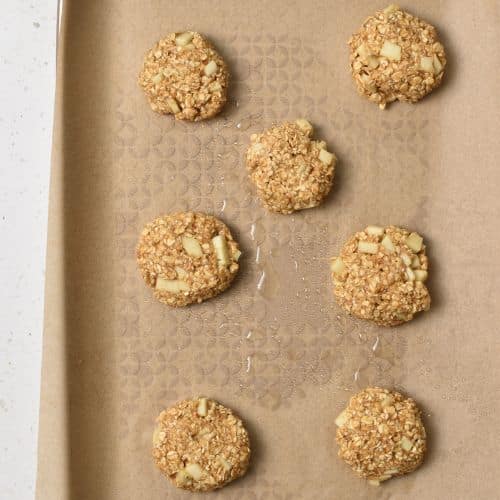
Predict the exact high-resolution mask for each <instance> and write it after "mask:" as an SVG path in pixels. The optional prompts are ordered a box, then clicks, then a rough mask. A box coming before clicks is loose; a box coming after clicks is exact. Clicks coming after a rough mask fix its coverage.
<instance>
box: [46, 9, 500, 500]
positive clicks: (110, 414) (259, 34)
mask: <svg viewBox="0 0 500 500" xmlns="http://www.w3.org/2000/svg"><path fill="white" fill-rule="evenodd" d="M379 7H384V5H381V4H380V5H379V4H376V3H375V4H374V3H373V2H370V1H367V0H366V1H355V2H348V1H337V2H327V1H323V0H321V1H320V0H312V1H309V2H297V1H285V0H279V1H278V0H276V1H273V2H265V1H263V0H254V1H253V2H251V3H250V4H248V3H247V2H241V1H236V2H234V1H228V0H213V1H210V2H199V1H192V0H186V1H183V2H166V1H160V0H146V1H134V0H88V1H87V2H76V1H75V0H65V2H64V8H63V20H62V26H61V32H60V51H59V55H58V81H57V85H58V90H57V102H56V125H55V130H54V153H53V171H52V185H51V198H50V220H49V228H50V229H49V248H48V261H47V293H46V321H45V336H44V357H43V375H42V397H41V413H40V442H39V471H38V484H37V498H38V499H50V500H56V499H78V500H80V499H92V500H98V499H115V498H116V499H120V500H124V499H134V500H135V499H148V500H149V499H152V500H153V499H160V498H161V499H164V498H172V499H173V498H185V497H187V496H189V494H188V493H185V492H180V491H177V490H175V488H173V487H172V486H171V485H170V484H169V483H168V481H167V480H166V479H165V478H164V477H162V476H161V474H160V473H159V472H158V471H157V470H156V469H155V468H154V466H153V463H152V459H151V457H150V446H151V444H150V442H151V431H152V425H153V421H154V418H155V416H156V415H157V413H158V412H159V411H160V410H161V409H162V408H164V407H166V406H168V405H170V404H172V403H173V402H175V401H177V400H178V399H182V398H185V397H190V396H192V395H198V394H204V395H207V396H209V397H212V398H214V399H217V400H220V401H221V402H223V403H225V404H227V405H229V406H231V407H232V408H234V409H235V410H236V411H237V412H238V413H240V414H241V415H242V416H243V418H244V419H245V421H246V423H247V425H248V428H249V430H250V433H251V439H252V444H253V450H254V455H253V463H252V467H251V470H250V472H249V474H248V475H247V476H246V477H245V478H243V479H242V480H239V481H237V482H235V483H233V484H232V485H230V486H228V487H226V488H224V489H223V490H221V491H219V492H216V493H213V494H210V496H211V498H212V497H213V498H225V499H233V498H239V499H268V498H276V499H309V498H314V499H320V500H321V499H332V498H334V499H336V500H344V499H345V500H347V499H358V498H361V499H363V498H380V499H389V498H394V499H396V498H406V499H422V498H425V499H442V498H455V499H469V498H476V499H492V498H497V497H498V487H499V479H498V476H497V466H496V464H498V461H499V459H500V456H499V451H498V446H497V443H496V441H497V440H496V435H497V434H498V432H499V431H500V424H499V420H498V414H499V410H500V403H499V396H500V394H499V383H498V375H499V366H498V362H497V359H498V355H499V354H500V345H499V343H500V341H499V340H498V339H499V336H498V332H497V326H498V311H499V307H498V304H497V291H498V276H499V271H500V264H499V262H500V261H499V259H498V257H497V252H498V251H497V249H498V246H499V243H500V236H499V231H498V215H499V208H500V203H499V197H498V193H497V192H498V186H499V181H500V173H499V169H498V166H497V164H496V159H497V156H498V152H499V146H498V139H497V135H498V134H497V125H498V123H499V118H500V116H499V114H500V113H499V106H498V97H497V91H498V76H499V64H498V63H499V62H500V61H499V55H498V54H499V53H498V51H497V50H496V47H498V46H499V42H500V28H499V26H500V23H499V21H500V19H499V18H500V16H499V5H498V3H497V2H495V1H482V2H480V1H472V2H451V1H441V2H432V1H430V0H429V1H421V2H418V3H416V4H414V5H411V4H403V5H402V7H403V8H406V9H408V10H409V11H410V12H412V13H415V14H417V15H421V16H422V17H423V18H424V19H426V20H428V21H429V22H431V23H433V24H434V25H435V26H437V28H438V30H439V33H440V36H441V38H442V40H443V42H444V44H445V47H446V49H447V53H448V59H449V65H448V66H447V73H446V79H445V82H444V84H443V86H442V88H441V89H439V90H438V91H436V92H435V93H434V94H433V95H432V96H429V97H427V98H426V99H424V100H423V101H422V102H421V103H419V104H418V105H415V106H411V105H408V104H398V103H395V104H393V105H391V106H390V107H389V109H388V110H386V111H384V112H382V111H380V110H378V108H377V107H376V106H375V105H372V104H370V103H368V102H367V101H365V100H364V99H362V98H361V97H359V96H358V95H357V94H356V92H355V90H354V85H353V83H352V81H351V77H350V75H349V71H348V69H347V57H348V56H347V49H346V42H347V39H348V37H349V35H350V34H351V33H352V32H353V31H354V30H356V29H357V28H358V27H359V25H360V24H361V23H362V21H363V20H364V18H365V17H366V16H368V15H369V14H371V13H372V12H373V11H374V10H375V9H376V8H379ZM184 29H193V30H197V31H200V32H202V33H204V34H206V35H207V36H208V37H209V38H210V39H211V40H212V41H213V42H214V43H215V44H216V46H217V48H218V49H219V50H220V51H221V53H222V54H223V55H224V57H225V58H226V59H227V61H228V63H229V65H230V68H231V71H232V74H233V82H232V86H231V96H230V102H229V103H228V105H227V107H226V108H225V110H224V112H223V114H222V115H221V116H219V117H218V118H216V119H214V120H212V121H209V122H206V123H196V124H192V123H179V122H175V121H174V120H173V119H171V118H170V117H161V116H157V115H155V114H153V113H152V112H151V110H150V109H149V107H148V105H147V103H146V101H145V98H144V96H143V95H142V93H141V90H140V89H139V87H138V85H137V84H136V77H137V74H138V72H139V70H140V67H141V64H142V59H143V56H144V54H145V52H146V51H147V50H148V49H149V48H150V47H151V46H152V45H153V44H154V42H155V41H156V40H157V39H159V38H160V37H162V36H164V35H166V34H168V33H170V32H172V31H180V30H184ZM299 116H305V117H307V118H308V119H309V120H310V121H311V122H312V123H313V124H314V126H315V128H316V130H317V136H318V137H320V138H324V139H325V140H326V141H327V143H328V145H329V148H330V149H331V150H333V151H334V152H335V153H336V155H337V156H338V158H339V163H338V167H337V171H336V182H335V187H334V189H333V192H332V193H331V196H330V197H329V199H328V201H327V202H326V203H325V204H324V205H323V206H322V207H320V208H318V209H314V210H307V211H303V212H300V213H297V214H295V215H292V216H280V215H274V214H269V213H267V212H265V211H264V210H263V209H262V208H260V206H259V205H258V203H257V201H256V198H255V196H254V194H253V191H252V189H251V186H250V185H249V182H248V180H247V176H246V171H245V167H244V161H243V155H244V151H245V149H246V147H247V143H248V138H249V135H250V134H251V133H253V132H256V131H260V130H262V129H264V128H266V127H268V126H269V125H271V124H272V123H273V122H276V121H282V120H284V119H294V118H296V117H299ZM185 209H186V210H187V209H191V210H200V211H205V212H208V213H212V214H214V215H216V216H218V217H220V218H222V219H223V220H224V221H226V222H227V223H228V224H229V225H230V227H231V229H232V230H233V232H234V234H235V235H236V236H237V238H238V239H239V241H240V242H241V246H242V248H243V250H244V257H243V258H242V266H241V272H240V275H239V277H238V279H237V280H236V282H235V284H234V285H233V286H232V287H231V289H230V290H228V291H227V292H226V293H224V294H223V295H221V296H219V297H218V298H215V299H213V300H210V301H208V302H206V303H203V304H201V305H198V306H194V307H190V308H186V309H181V310H173V309H169V308H167V307H165V306H163V305H161V304H160V303H157V302H156V301H155V300H154V299H153V297H152V294H151V291H150V290H149V289H148V288H146V287H145V286H144V283H143V282H142V279H141V277H140V275H139V273H138V271H137V269H136V264H135V259H134V247H135V244H136V241H137V237H138V234H139V232H140V230H141V228H142V227H143V225H144V224H145V223H146V222H148V221H149V220H151V219H153V218H154V217H156V216H157V215H159V214H162V213H167V212H169V211H173V210H185ZM371 223H375V224H382V225H386V224H387V225H388V224H396V225H402V226H406V227H409V228H411V229H413V230H416V231H418V232H420V233H421V234H423V235H424V236H425V239H426V242H428V251H429V257H430V264H431V266H432V274H431V278H430V282H429V286H430V289H431V293H432V299H433V306H432V309H431V311H430V312H429V313H426V314H422V315H421V316H419V317H418V319H416V320H414V321H412V322H411V323H410V324H408V325H405V326H402V327H398V328H394V329H384V328H379V327H376V326H372V325H367V324H365V323H363V322H360V321H357V320H354V319H352V318H348V317H346V316H345V315H344V314H343V313H342V312H341V311H340V310H339V308H338V307H337V306H336V304H335V303H334V301H333V298H332V294H331V282H330V277H329V270H328V260H327V259H328V257H330V256H332V255H335V254H336V252H338V250H339V248H340V246H341V244H342V243H343V241H344V240H345V239H346V238H347V237H348V236H349V235H350V234H351V233H352V232H354V231H357V230H360V229H362V228H363V227H365V226H366V225H367V224H371ZM368 384H379V385H384V386H391V387H395V388H397V389H399V390H402V391H405V392H407V393H408V394H410V395H411V396H413V397H414V398H415V399H416V400H417V402H418V403H419V404H420V406H421V407H422V408H423V409H424V414H425V424H426V427H427V429H428V434H429V452H428V455H427V459H426V461H425V464H424V465H423V466H422V468H421V469H419V470H418V472H416V473H413V474H411V475H409V476H407V477H404V478H402V479H397V480H391V481H389V482H388V483H386V484H384V485H383V486H381V487H379V488H374V487H371V486H369V485H367V484H366V483H365V482H364V481H363V480H360V479H358V478H356V477H355V476H354V475H353V474H352V473H351V471H350V470H349V469H348V467H347V466H345V465H344V464H343V463H342V462H341V461H340V460H339V459H337V457H336V451H337V450H336V445H335V444H334V433H335V426H334V423H333V420H334V418H335V416H336V415H337V414H338V412H339V411H340V410H341V409H342V408H343V406H344V405H345V403H346V401H347V400H348V398H349V397H350V396H351V395H352V394H353V393H354V392H356V391H357V390H359V389H360V388H363V387H365V386H366V385H368Z"/></svg>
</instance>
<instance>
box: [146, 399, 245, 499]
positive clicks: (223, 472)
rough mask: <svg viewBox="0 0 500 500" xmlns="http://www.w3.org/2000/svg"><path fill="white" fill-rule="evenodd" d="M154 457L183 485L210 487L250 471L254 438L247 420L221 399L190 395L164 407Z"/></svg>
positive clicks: (162, 469) (159, 466)
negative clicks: (251, 442)
mask: <svg viewBox="0 0 500 500" xmlns="http://www.w3.org/2000/svg"><path fill="white" fill-rule="evenodd" d="M156 422H157V426H156V428H155V431H154V434H153V458H154V460H155V463H156V465H157V466H158V468H159V469H160V470H161V471H162V472H163V473H164V474H165V475H166V476H167V477H168V478H169V479H170V481H171V482H172V483H173V484H175V486H177V487H178V488H182V489H185V490H190V491H210V490H215V489H217V488H221V487H222V486H224V485H226V484H227V483H229V482H231V481H233V480H234V479H237V478H239V477H241V476H243V475H244V474H245V472H246V471H247V469H248V465H249V461H250V440H249V438H248V432H247V431H246V429H245V427H244V426H243V422H242V421H241V420H240V419H239V418H238V417H237V416H236V415H234V413H233V412H232V411H231V410H230V409H228V408H226V407H225V406H222V405H221V404H220V403H217V402H215V401H212V400H210V399H207V398H198V399H190V400H186V401H181V402H180V403H177V404H176V405H175V406H173V407H172V408H169V409H168V410H165V411H162V412H161V413H160V416H159V417H158V418H157V421H156Z"/></svg>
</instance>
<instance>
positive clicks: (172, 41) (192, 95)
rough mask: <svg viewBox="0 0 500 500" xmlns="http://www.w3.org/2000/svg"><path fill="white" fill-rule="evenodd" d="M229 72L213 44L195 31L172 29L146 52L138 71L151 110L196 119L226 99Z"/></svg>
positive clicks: (214, 111)
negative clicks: (175, 30) (173, 31)
mask: <svg viewBox="0 0 500 500" xmlns="http://www.w3.org/2000/svg"><path fill="white" fill-rule="evenodd" d="M228 81H229V72H228V69H227V66H226V63H225V62H224V60H223V59H222V57H221V56H220V55H219V54H218V53H217V52H216V50H215V49H214V47H213V46H212V44H211V43H210V42H209V41H208V40H206V39H205V38H204V37H203V36H202V35H200V34H199V33H196V32H194V31H186V32H184V33H172V34H171V35H169V36H168V37H167V38H164V39H162V40H160V41H159V42H158V43H157V44H156V45H155V46H154V47H153V48H152V49H151V50H150V51H149V52H148V53H147V55H146V59H145V61H144V67H143V69H142V71H141V73H140V75H139V84H140V86H141V87H142V88H143V90H144V92H145V94H146V97H147V98H148V101H149V104H150V105H151V108H152V109H153V111H156V112H157V113H161V114H168V113H172V114H174V115H175V118H177V119H178V120H190V121H198V120H205V119H206V118H211V117H212V116H214V115H216V114H217V113H219V111H220V110H221V109H222V107H223V106H224V104H225V102H226V93H227V86H228Z"/></svg>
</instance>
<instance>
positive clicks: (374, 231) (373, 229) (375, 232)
mask: <svg viewBox="0 0 500 500" xmlns="http://www.w3.org/2000/svg"><path fill="white" fill-rule="evenodd" d="M384 232H385V229H384V228H383V227H380V226H368V227H367V228H366V229H365V233H366V234H369V235H371V236H382V235H383V234H384Z"/></svg>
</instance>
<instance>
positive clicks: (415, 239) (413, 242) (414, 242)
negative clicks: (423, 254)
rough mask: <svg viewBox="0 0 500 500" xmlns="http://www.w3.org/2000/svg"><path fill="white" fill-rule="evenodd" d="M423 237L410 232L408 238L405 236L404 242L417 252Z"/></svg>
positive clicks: (420, 248) (420, 247)
mask: <svg viewBox="0 0 500 500" xmlns="http://www.w3.org/2000/svg"><path fill="white" fill-rule="evenodd" d="M423 242H424V239H423V238H422V236H420V235H419V234H418V233H411V234H410V236H408V238H406V241H405V243H406V244H407V245H408V246H409V247H410V248H411V249H412V250H413V251H414V252H415V253H418V252H420V250H422V243H423Z"/></svg>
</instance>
